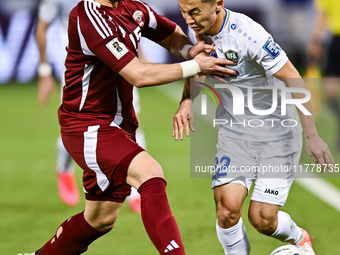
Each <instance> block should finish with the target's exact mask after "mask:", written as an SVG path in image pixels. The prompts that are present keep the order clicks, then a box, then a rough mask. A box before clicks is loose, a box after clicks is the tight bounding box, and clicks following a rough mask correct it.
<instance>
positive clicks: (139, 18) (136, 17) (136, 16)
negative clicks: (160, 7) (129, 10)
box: [132, 10, 144, 27]
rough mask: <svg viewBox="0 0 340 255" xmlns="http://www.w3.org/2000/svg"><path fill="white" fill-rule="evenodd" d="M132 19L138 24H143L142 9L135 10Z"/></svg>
mask: <svg viewBox="0 0 340 255" xmlns="http://www.w3.org/2000/svg"><path fill="white" fill-rule="evenodd" d="M132 17H133V19H134V20H135V21H136V22H137V23H138V25H139V26H141V27H143V26H144V14H143V12H142V11H140V10H138V11H135V12H134V14H133V15H132Z"/></svg>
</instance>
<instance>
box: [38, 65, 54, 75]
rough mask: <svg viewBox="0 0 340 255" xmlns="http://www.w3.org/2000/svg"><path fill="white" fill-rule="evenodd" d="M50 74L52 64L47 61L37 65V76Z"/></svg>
mask: <svg viewBox="0 0 340 255" xmlns="http://www.w3.org/2000/svg"><path fill="white" fill-rule="evenodd" d="M51 74H52V66H51V65H50V64H48V63H40V65H39V67H38V75H39V77H48V76H50V75H51Z"/></svg>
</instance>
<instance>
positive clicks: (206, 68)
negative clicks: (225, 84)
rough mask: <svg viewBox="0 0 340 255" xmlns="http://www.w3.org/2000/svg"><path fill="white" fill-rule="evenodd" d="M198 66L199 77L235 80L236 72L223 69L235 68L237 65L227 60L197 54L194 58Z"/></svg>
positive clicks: (204, 53) (203, 53) (205, 54)
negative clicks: (219, 77) (199, 70)
mask: <svg viewBox="0 0 340 255" xmlns="http://www.w3.org/2000/svg"><path fill="white" fill-rule="evenodd" d="M194 59H195V60H196V61H197V63H198V65H199V66H200V69H201V72H200V73H199V75H205V76H214V75H215V76H221V77H227V78H236V77H237V75H238V72H237V71H235V70H233V69H231V68H228V67H225V66H236V65H237V63H236V62H234V61H231V60H228V59H220V58H214V57H211V56H209V55H208V54H207V53H206V52H201V53H199V54H198V55H197V56H196V57H195V58H194Z"/></svg>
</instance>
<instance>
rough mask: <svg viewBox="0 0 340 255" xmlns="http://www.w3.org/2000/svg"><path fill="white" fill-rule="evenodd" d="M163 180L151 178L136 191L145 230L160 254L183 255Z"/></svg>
mask: <svg viewBox="0 0 340 255" xmlns="http://www.w3.org/2000/svg"><path fill="white" fill-rule="evenodd" d="M165 186H166V182H165V180H164V179H163V178H153V179H150V180H147V181H146V182H144V183H143V184H142V185H141V186H140V187H139V189H138V192H139V193H140V195H141V213H142V219H143V223H144V226H145V230H146V232H147V233H148V235H149V238H150V239H151V241H152V242H153V244H154V245H155V247H156V248H157V250H158V252H159V253H160V254H167V255H168V254H169V255H184V254H185V251H184V246H183V243H182V239H181V235H180V233H179V229H178V226H177V223H176V220H175V218H174V216H173V215H172V213H171V210H170V206H169V203H168V198H167V195H166V191H165Z"/></svg>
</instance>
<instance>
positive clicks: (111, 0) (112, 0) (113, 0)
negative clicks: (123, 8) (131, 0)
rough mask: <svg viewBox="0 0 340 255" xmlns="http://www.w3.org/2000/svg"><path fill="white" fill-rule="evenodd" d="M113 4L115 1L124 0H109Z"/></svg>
mask: <svg viewBox="0 0 340 255" xmlns="http://www.w3.org/2000/svg"><path fill="white" fill-rule="evenodd" d="M109 1H110V3H111V4H114V3H115V2H120V1H123V0H109Z"/></svg>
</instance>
